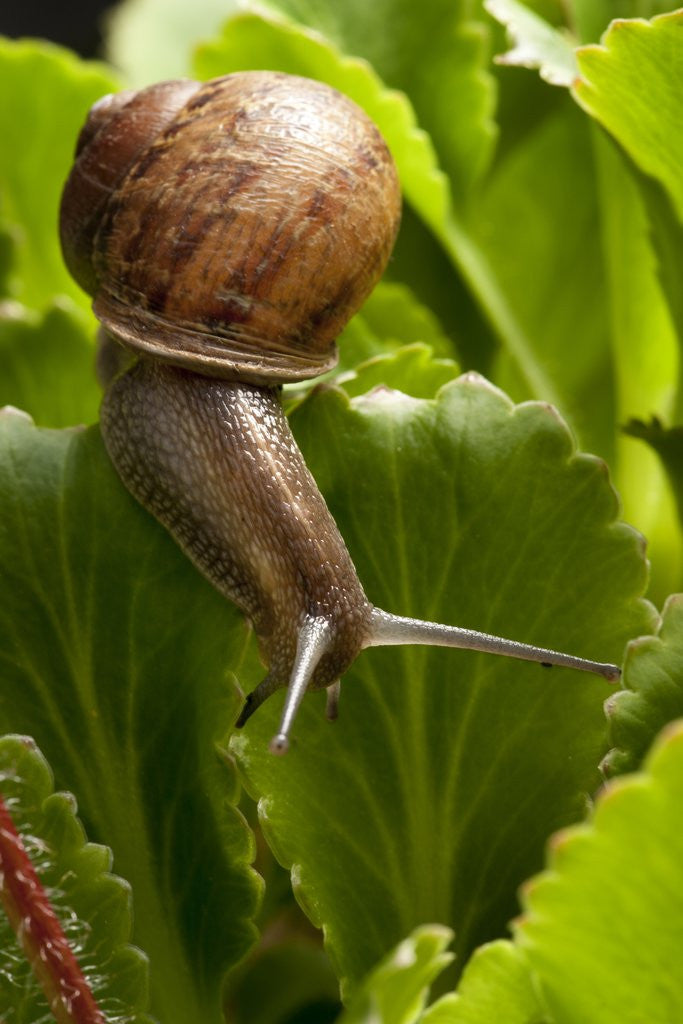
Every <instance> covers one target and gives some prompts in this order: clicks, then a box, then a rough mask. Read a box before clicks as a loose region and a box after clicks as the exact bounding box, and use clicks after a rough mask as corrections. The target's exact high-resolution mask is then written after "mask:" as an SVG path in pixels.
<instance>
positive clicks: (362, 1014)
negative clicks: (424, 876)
mask: <svg viewBox="0 0 683 1024" xmlns="http://www.w3.org/2000/svg"><path fill="white" fill-rule="evenodd" d="M451 938H452V933H451V932H450V931H449V929H448V928H440V927H439V926H438V925H424V926H423V927H422V928H417V929H415V931H414V932H413V933H412V935H410V936H409V937H408V938H407V939H404V941H403V942H401V944H400V945H399V946H398V947H397V948H396V949H395V950H393V952H392V953H391V954H390V955H389V956H387V957H386V959H385V960H383V962H382V963H381V964H380V965H379V966H378V967H376V968H375V969H374V970H373V971H371V972H370V974H369V975H368V977H367V978H366V979H365V981H364V982H363V984H362V986H361V987H360V989H359V991H358V992H357V993H356V995H355V997H354V999H353V1001H352V1003H351V1005H350V1006H349V1007H348V1009H347V1010H346V1012H345V1013H343V1014H342V1016H341V1018H340V1021H339V1024H414V1022H415V1021H417V1020H418V1017H420V1013H421V1011H422V1009H423V1008H424V1005H425V1002H426V999H427V995H428V992H429V986H430V985H431V983H432V981H433V980H434V978H435V977H437V975H439V974H440V973H441V971H443V969H444V967H445V966H446V965H447V964H448V963H450V961H451V960H452V959H453V958H452V956H451V954H450V953H445V952H444V950H445V949H446V946H447V945H448V943H449V942H450V940H451ZM420 1019H422V1018H421V1017H420Z"/></svg>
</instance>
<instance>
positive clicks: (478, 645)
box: [237, 608, 621, 754]
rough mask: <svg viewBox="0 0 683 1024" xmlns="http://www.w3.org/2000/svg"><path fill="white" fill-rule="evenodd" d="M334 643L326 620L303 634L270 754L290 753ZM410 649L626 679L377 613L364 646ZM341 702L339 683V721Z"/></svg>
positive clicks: (607, 667)
mask: <svg viewBox="0 0 683 1024" xmlns="http://www.w3.org/2000/svg"><path fill="white" fill-rule="evenodd" d="M332 644H333V637H332V631H331V630H330V627H329V624H328V623H327V621H326V620H325V619H322V618H318V619H314V618H308V619H307V620H306V622H305V623H304V625H303V626H302V628H301V631H300V633H299V641H298V644H297V652H296V659H295V662H294V666H293V669H292V674H291V678H290V682H289V686H288V688H287V696H286V699H285V705H284V708H283V711H282V717H281V720H280V728H279V731H278V732H277V733H276V735H275V736H274V737H273V739H272V740H271V743H270V750H271V752H272V753H273V754H285V753H286V752H287V751H288V750H289V735H290V731H291V728H292V723H293V721H294V718H295V716H296V712H297V711H298V709H299V705H300V704H301V701H302V700H303V697H304V694H305V693H306V690H307V689H308V687H309V684H310V683H311V680H312V678H313V674H314V672H315V669H316V666H317V665H318V663H319V661H320V659H321V658H322V656H323V655H324V654H325V653H326V652H327V651H329V650H330V648H331V646H332ZM410 644H425V645H428V646H431V647H458V648H462V649H465V650H470V651H484V652H486V653H488V654H500V655H504V656H505V657H509V658H519V659H520V660H522V661H534V662H537V663H538V664H540V665H543V666H545V667H547V668H550V667H551V666H553V665H557V666H561V667H563V668H573V669H578V670H579V671H581V672H592V673H594V674H595V675H599V676H603V677H604V678H605V679H608V680H610V681H615V680H617V679H619V677H620V675H621V671H620V669H619V668H618V666H617V665H611V664H609V663H605V662H600V661H589V660H588V659H586V658H577V657H576V656H575V655H573V654H564V653H562V652H561V651H553V650H550V649H549V648H547V647H535V646H533V645H532V644H523V643H519V642H518V641H516V640H506V639H504V638H503V637H499V636H493V635H492V634H491V633H479V632H477V631H476V630H473V629H462V628H461V627H459V626H445V625H442V624H441V623H437V622H425V621H424V620H422V619H411V618H408V617H406V616H403V615H391V614H390V613H389V612H385V611H382V610H381V609H380V608H373V609H372V614H371V628H370V632H369V634H368V637H367V638H366V640H365V643H364V644H363V646H364V647H389V646H403V645H410ZM272 689H273V688H272V686H271V685H269V684H268V677H266V679H265V680H264V681H263V683H262V684H261V686H259V687H257V689H256V690H255V691H254V692H253V693H252V694H250V695H249V697H248V698H247V702H246V704H245V706H244V708H243V710H242V714H241V715H240V717H239V719H238V721H237V726H238V727H241V726H243V725H244V723H245V722H246V721H247V719H248V718H249V717H250V716H251V714H252V713H253V712H254V711H255V710H256V708H257V707H258V706H259V705H260V704H261V703H262V702H263V700H265V698H266V697H267V696H269V695H270V693H272ZM330 690H331V691H332V693H331V694H330ZM338 697H339V681H338V680H337V681H336V682H335V683H333V684H332V685H331V686H330V688H329V690H328V717H330V718H333V717H336V703H337V700H338ZM330 698H331V699H330ZM330 710H331V713H330Z"/></svg>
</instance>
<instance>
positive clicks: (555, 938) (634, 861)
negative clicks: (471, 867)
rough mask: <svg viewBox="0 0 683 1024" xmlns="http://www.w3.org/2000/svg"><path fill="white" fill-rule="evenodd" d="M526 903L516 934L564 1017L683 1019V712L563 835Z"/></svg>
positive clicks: (578, 1022)
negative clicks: (640, 765)
mask: <svg viewBox="0 0 683 1024" xmlns="http://www.w3.org/2000/svg"><path fill="white" fill-rule="evenodd" d="M524 905H525V908H526V909H525V914H524V917H523V918H522V919H521V921H520V922H519V924H518V926H517V929H516V934H517V940H518V942H519V943H520V945H521V947H522V949H523V951H524V953H525V955H526V957H527V958H528V960H529V962H530V964H531V966H532V968H533V970H534V971H535V974H536V977H537V979H538V984H539V986H540V992H541V995H542V997H543V1001H544V1003H545V1004H546V1005H547V1007H548V1010H549V1015H550V1017H551V1019H552V1020H553V1021H554V1022H555V1024H585V1022H586V1021H598V1020H599V1021H600V1022H601V1024H640V1022H641V1021H652V1022H655V1021H657V1022H659V1021H661V1022H662V1024H664V1022H669V1021H677V1020H680V1019H681V1017H682V1016H683V975H682V974H681V970H680V949H681V921H683V723H680V722H679V723H678V724H677V725H676V726H671V727H670V728H669V729H668V730H667V731H666V732H665V734H664V735H663V736H661V737H660V739H659V741H658V742H657V744H656V747H655V749H654V750H653V751H652V753H651V754H650V756H649V757H648V760H647V762H646V765H645V770H644V772H643V773H642V774H639V775H633V776H627V777H625V778H624V779H620V780H617V781H616V782H613V783H611V784H610V785H608V787H607V789H606V791H605V792H604V793H603V794H602V796H601V797H600V799H599V800H598V802H597V804H596V808H595V815H594V818H593V820H592V822H591V823H590V824H589V825H585V826H581V827H579V828H575V829H570V830H567V832H565V833H564V834H561V835H559V836H556V837H555V839H554V840H553V844H552V846H551V851H550V861H549V868H548V871H547V872H545V873H544V874H542V875H540V876H539V877H538V878H536V879H534V880H533V881H532V882H530V883H529V884H528V886H527V887H526V889H525V892H524ZM615 979H617V980H615Z"/></svg>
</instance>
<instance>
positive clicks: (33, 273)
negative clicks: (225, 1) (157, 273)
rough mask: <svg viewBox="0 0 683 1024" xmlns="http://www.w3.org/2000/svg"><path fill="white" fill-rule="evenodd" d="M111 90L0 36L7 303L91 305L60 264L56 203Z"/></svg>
mask: <svg viewBox="0 0 683 1024" xmlns="http://www.w3.org/2000/svg"><path fill="white" fill-rule="evenodd" d="M118 87H119V83H118V82H117V80H116V78H115V77H114V75H113V73H112V71H111V70H110V69H107V68H105V67H104V65H101V64H95V63H90V62H86V61H82V60H79V59H78V58H77V57H75V56H74V55H73V54H71V53H69V51H68V50H62V49H61V48H59V47H57V46H51V45H49V44H48V43H40V42H34V41H21V42H12V41H10V40H9V39H2V38H1V37H0V92H1V94H2V96H3V103H2V107H1V108H0V137H1V138H2V146H0V215H1V216H2V218H3V220H4V221H5V222H6V223H7V224H9V225H10V226H12V227H13V228H14V229H15V238H16V246H15V264H14V267H13V273H12V276H11V286H12V293H13V296H14V297H15V298H17V299H19V300H21V301H22V302H24V303H25V304H26V305H27V306H30V307H32V308H34V309H42V308H43V307H44V306H45V305H47V303H49V302H50V301H51V299H52V298H53V297H54V296H55V295H58V294H61V293H66V294H67V295H70V296H71V297H72V298H73V299H74V300H75V301H76V302H78V303H80V304H81V305H82V306H83V307H84V308H88V307H89V305H90V300H89V299H88V298H87V296H85V295H84V294H83V292H82V291H81V290H80V288H78V286H77V285H76V284H74V282H73V281H72V280H71V278H70V277H69V275H68V273H67V271H66V268H65V266H64V263H63V262H62V257H61V253H60V250H59V241H58V237H57V219H58V210H59V198H60V195H61V191H62V187H63V185H64V181H65V180H66V176H67V174H68V172H69V167H70V166H71V160H72V157H73V153H74V149H75V147H76V138H77V137H78V133H79V131H80V128H81V125H82V124H83V121H84V120H85V116H86V113H87V111H88V109H89V107H90V106H91V105H92V104H93V103H94V102H95V100H96V99H98V98H99V97H100V96H102V95H103V94H104V93H107V92H112V90H114V89H117V88H118Z"/></svg>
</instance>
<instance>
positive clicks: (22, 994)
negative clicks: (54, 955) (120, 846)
mask: <svg viewBox="0 0 683 1024" xmlns="http://www.w3.org/2000/svg"><path fill="white" fill-rule="evenodd" d="M0 794H1V796H2V799H3V801H4V804H5V806H6V807H7V808H8V809H9V810H10V813H11V818H12V824H13V826H14V828H15V829H16V831H17V832H18V833H19V835H20V837H21V843H22V845H23V848H24V850H25V852H26V854H27V855H28V856H29V858H30V860H31V861H32V864H33V869H34V870H35V871H36V873H37V875H38V878H39V881H40V883H41V884H42V887H43V889H44V890H45V895H46V897H47V898H48V899H49V908H48V907H44V906H43V907H41V914H47V913H48V912H49V910H50V909H51V910H52V911H53V912H54V913H55V914H56V915H57V918H58V919H59V921H60V924H61V926H62V929H63V932H64V934H65V935H66V937H67V940H68V943H69V947H70V952H71V953H72V954H73V955H75V956H76V958H77V960H78V964H79V967H80V969H81V971H82V973H83V976H84V977H85V979H86V980H87V984H88V987H89V989H90V992H91V993H92V996H93V997H94V999H95V1001H96V1003H97V1006H98V1008H99V1009H100V1011H101V1012H102V1013H104V1014H105V1015H106V1019H107V1021H108V1022H111V1024H114V1022H117V1021H119V1022H124V1021H125V1022H126V1024H151V1018H149V1017H147V1015H146V1014H145V1013H144V1012H143V1011H144V1010H145V1007H146V1003H147V996H148V991H147V990H148V977H147V975H148V964H147V960H146V957H145V956H144V955H143V954H142V953H141V952H140V950H139V949H135V948H133V947H132V946H130V945H128V940H129V938H130V932H131V912H130V890H129V886H128V885H127V883H126V882H124V881H123V879H121V878H117V877H116V876H114V875H112V874H110V873H109V872H110V869H111V854H110V852H109V850H107V849H105V848H104V847H100V846H95V845H94V844H93V843H88V842H86V838H85V834H84V831H83V828H82V826H81V824H80V822H79V821H78V819H77V818H76V803H75V800H74V799H73V797H72V796H71V795H70V794H68V793H55V792H54V786H53V780H52V773H51V771H50V767H49V765H48V764H47V762H46V761H45V759H44V757H43V756H42V754H41V753H40V751H39V750H38V749H37V748H36V746H35V744H34V743H33V742H32V740H30V739H29V738H27V737H25V736H4V737H3V738H2V739H0ZM0 860H2V857H1V856H0ZM5 886H7V887H8V888H11V886H12V882H11V881H9V883H8V879H7V877H5V878H4V879H3V889H4V888H5ZM41 920H43V918H42V917H41ZM37 926H38V922H37V921H33V920H28V921H25V922H24V924H23V930H22V936H25V935H27V934H29V935H30V934H33V933H34V929H36V928H37ZM52 941H54V938H53V940H52ZM48 953H49V950H48ZM42 960H43V962H45V963H49V962H50V961H49V957H48V956H46V955H45V953H44V954H43V958H42ZM58 980H59V979H55V982H58ZM62 980H63V982H64V984H65V987H66V981H67V977H66V972H65V976H64V977H63V979H62ZM0 1014H2V1019H3V1020H7V1021H12V1022H14V1024H32V1022H35V1021H38V1020H43V1019H45V1020H47V1019H48V1017H50V1019H52V1015H51V1013H50V1010H49V1006H48V1001H47V999H46V996H45V994H44V992H43V991H42V989H41V987H40V984H39V981H38V979H37V978H36V976H35V975H33V973H32V971H31V967H30V965H29V963H28V962H27V959H26V956H25V953H24V948H23V944H22V942H20V940H19V939H18V938H17V936H16V935H15V934H14V933H13V932H12V930H11V928H10V925H9V921H8V920H7V918H6V917H5V915H4V913H3V910H2V907H1V906H0ZM69 1019H71V1018H70V1017H69ZM79 1019H80V1018H79Z"/></svg>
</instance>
